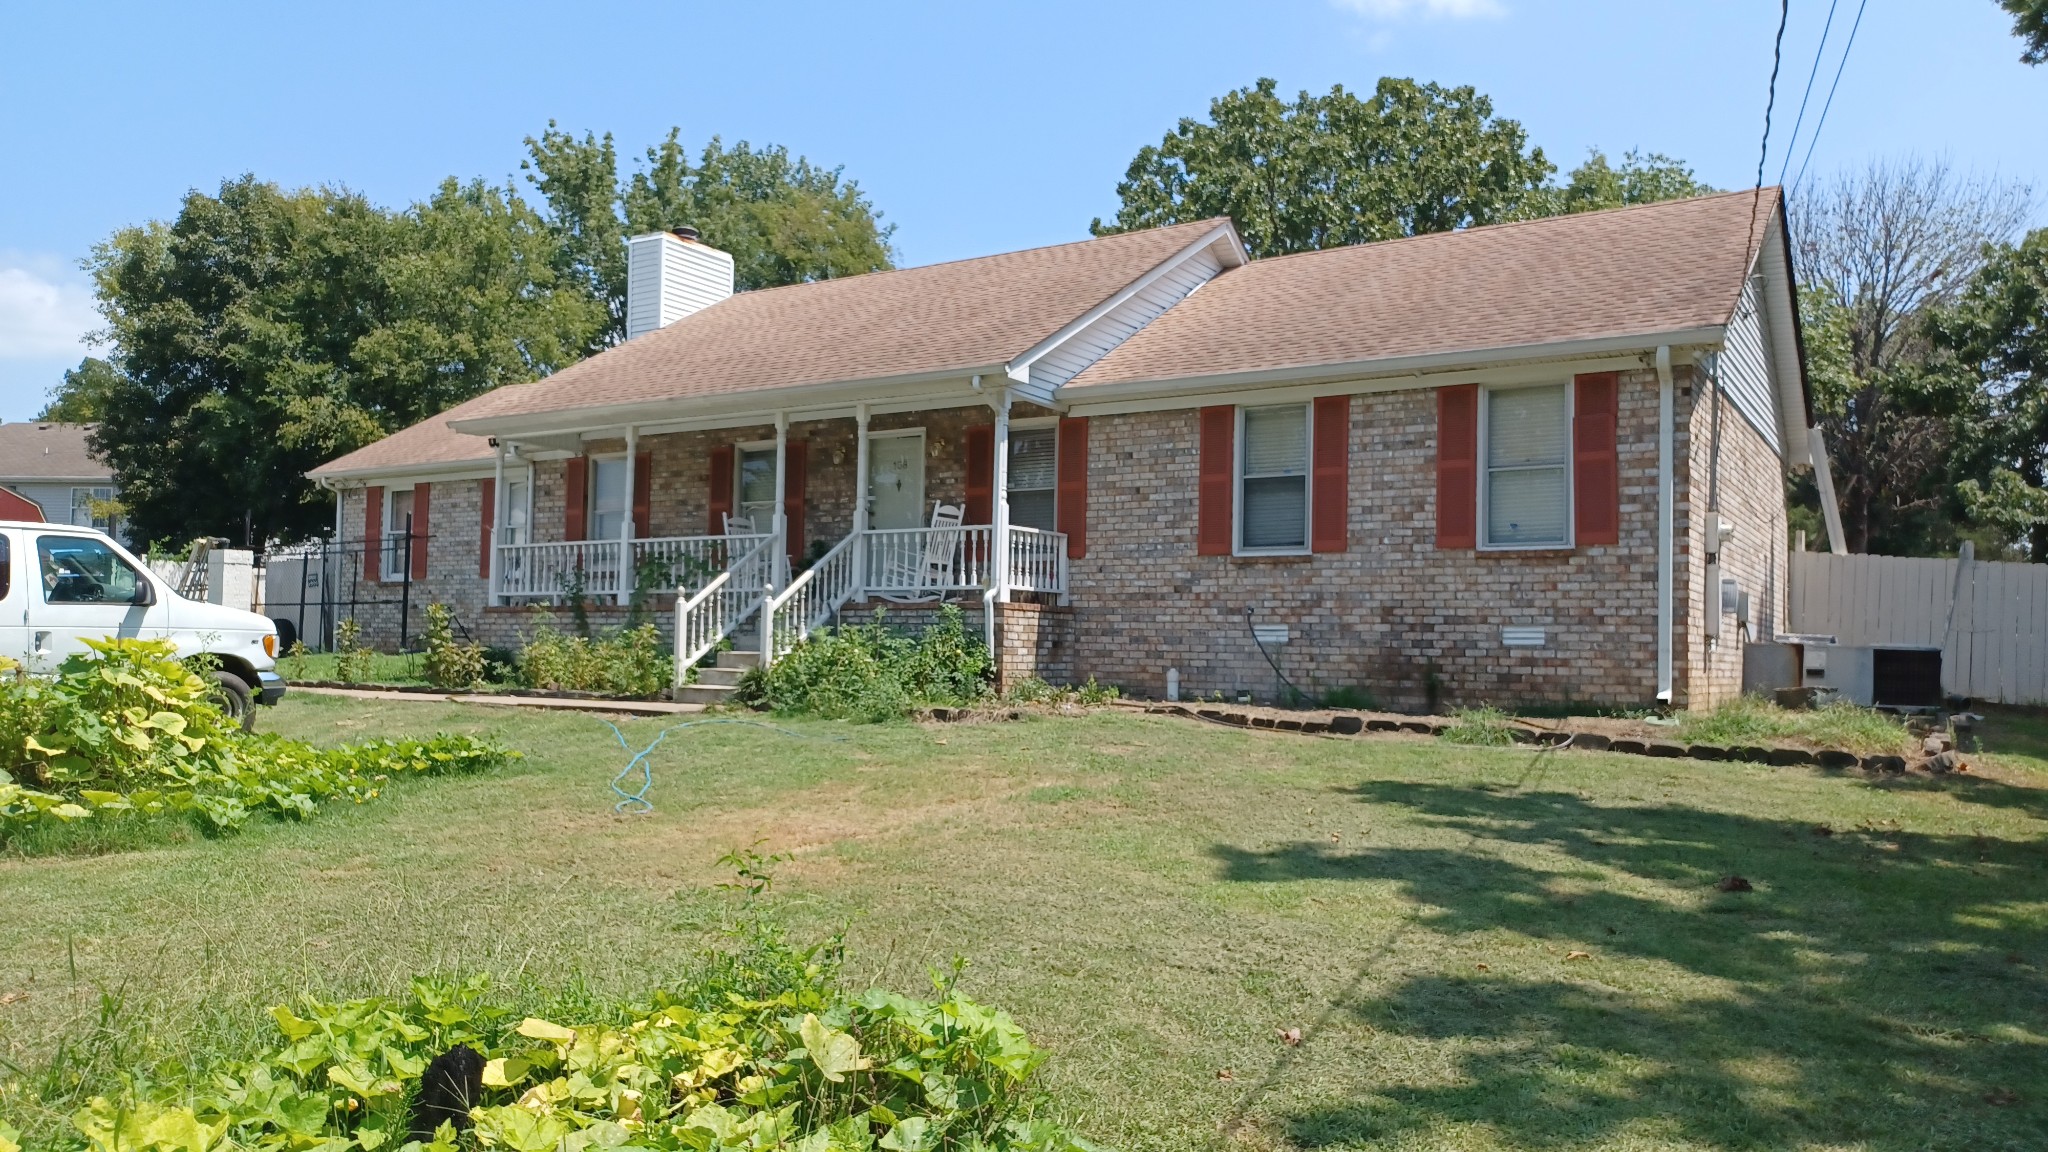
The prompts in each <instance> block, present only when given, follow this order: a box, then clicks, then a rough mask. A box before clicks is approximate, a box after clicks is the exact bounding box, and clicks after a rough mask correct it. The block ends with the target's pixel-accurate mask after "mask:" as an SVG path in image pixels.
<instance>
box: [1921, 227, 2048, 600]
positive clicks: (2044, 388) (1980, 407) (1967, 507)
mask: <svg viewBox="0 0 2048 1152" xmlns="http://www.w3.org/2000/svg"><path fill="white" fill-rule="evenodd" d="M1927 333H1928V337H1929V339H1930V341H1931V342H1932V344H1933V346H1934V349H1935V360H1934V364H1933V368H1932V371H1931V373H1930V375H1931V377H1932V379H1933V380H1934V381H1935V386H1936V387H1937V388H1939V389H1941V390H1942V391H1944V392H1946V393H1947V395H1948V396H1950V397H1952V400H1951V403H1950V405H1949V407H1950V409H1951V410H1952V411H1953V412H1954V414H1955V416H1954V420H1955V439H1956V443H1957V447H1958V452H1957V458H1958V459H1957V463H1958V465H1959V468H1958V469H1957V471H1958V472H1959V473H1960V474H1961V475H1962V476H1963V477H1964V478H1963V479H1962V480H1961V481H1960V482H1959V483H1958V484H1957V485H1956V495H1957V497H1958V498H1959V500H1960V501H1961V504H1962V512H1963V514H1964V515H1965V516H1966V517H1967V518H1968V519H1969V520H1970V521H1971V522H1972V523H1974V524H1976V525H1978V526H1979V527H1982V528H1985V529H1988V530H1990V531H1992V532H1995V533H1997V534H1999V535H2000V536H2002V537H2004V538H2005V539H2008V540H2014V541H2019V542H2023V543H2024V545H2025V547H2026V552H2027V556H2028V558H2029V559H2031V560H2033V561H2034V562H2036V563H2048V229H2041V230H2038V231H2035V232H2032V233H2030V234H2028V236H2027V237H2026V238H2025V239H2024V240H2023V241H2021V242H2020V243H2019V244H2016V245H2000V246H1998V247H1997V248H1995V249H1994V250H1993V251H1992V254H1991V257H1990V259H1989V260H1988V261H1987V262H1986V263H1985V265H1984V266H1983V267H1982V268H1981V269H1979V270H1978V272H1977V274H1976V276H1975V277H1974V278H1973V279H1972V280H1971V282H1970V285H1969V288H1968V289H1967V290H1965V291H1964V292H1963V293H1962V295H1961V297H1960V298H1959V299H1957V300H1956V301H1954V302H1953V303H1952V304H1948V305H1946V306H1944V307H1941V308H1939V309H1936V310H1935V311H1934V312H1933V313H1932V314H1931V315H1930V316H1929V318H1928V323H1927Z"/></svg>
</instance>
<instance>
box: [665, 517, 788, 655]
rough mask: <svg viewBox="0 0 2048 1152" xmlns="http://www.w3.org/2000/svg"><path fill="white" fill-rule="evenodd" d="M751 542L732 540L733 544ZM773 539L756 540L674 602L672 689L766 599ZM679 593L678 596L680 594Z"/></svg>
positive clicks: (771, 562)
mask: <svg viewBox="0 0 2048 1152" xmlns="http://www.w3.org/2000/svg"><path fill="white" fill-rule="evenodd" d="M748 539H753V538H751V537H734V540H735V541H736V542H740V541H745V540H748ZM774 543H775V541H774V538H773V537H770V536H762V537H759V538H758V539H757V540H756V541H755V543H754V546H753V547H752V548H749V549H748V550H747V551H746V553H745V554H744V555H742V556H741V557H740V558H739V559H737V560H734V561H733V562H732V563H731V564H730V565H728V566H727V567H726V569H725V571H723V572H720V573H719V574H718V575H716V576H713V577H712V578H711V579H710V581H708V582H707V583H706V584H705V585H704V587H702V588H700V589H698V590H697V592H696V593H695V594H694V595H691V596H689V597H687V598H684V597H681V596H680V595H679V596H678V598H677V600H676V670H675V685H676V687H678V688H680V687H682V686H683V681H684V680H685V678H687V677H688V675H689V670H690V668H691V666H693V665H694V664H696V663H697V661H699V660H702V659H703V658H704V657H706V656H708V655H710V654H711V651H712V649H714V648H717V647H718V645H719V642H720V641H722V640H724V639H725V638H726V637H727V636H730V635H732V633H733V631H734V630H735V629H737V628H738V627H739V626H740V625H742V624H744V623H746V621H747V617H749V616H752V615H753V614H754V611H755V610H756V609H758V608H760V607H761V605H762V603H763V602H764V601H765V600H766V599H767V596H768V581H769V578H770V574H771V573H772V572H773V571H774V557H773V553H772V548H773V546H774ZM680 591H681V590H680V589H678V592H679V593H680Z"/></svg>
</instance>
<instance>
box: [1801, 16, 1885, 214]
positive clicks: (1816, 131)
mask: <svg viewBox="0 0 2048 1152" xmlns="http://www.w3.org/2000/svg"><path fill="white" fill-rule="evenodd" d="M1869 5H1870V0H1861V2H1860V3H1858V4H1857V5H1856V22H1855V23H1854V24H1851V25H1850V26H1849V42H1848V43H1847V44H1846V45H1844V46H1843V48H1842V61H1841V63H1839V64H1837V65H1835V79H1834V83H1832V84H1829V85H1828V98H1827V102H1826V103H1824V104H1822V105H1821V106H1820V120H1819V121H1817V122H1816V123H1815V124H1814V126H1813V136H1812V137H1811V138H1809V139H1808V140H1807V142H1806V158H1805V159H1803V160H1801V161H1800V162H1799V175H1797V176H1795V177H1793V178H1792V187H1793V189H1794V190H1797V189H1798V187H1799V185H1800V183H1801V182H1803V181H1804V180H1805V179H1806V166H1807V165H1808V164H1810V163H1812V162H1813V146H1814V145H1815V144H1818V143H1820V130H1821V129H1823V128H1825V127H1827V126H1828V109H1830V108H1833V107H1834V106H1835V89H1836V88H1839V87H1841V84H1842V69H1844V68H1847V67H1848V66H1849V53H1850V52H1851V51H1853V50H1854V49H1855V47H1856V30H1857V29H1859V28H1861V27H1863V9H1865V8H1866V7H1868V6H1869Z"/></svg>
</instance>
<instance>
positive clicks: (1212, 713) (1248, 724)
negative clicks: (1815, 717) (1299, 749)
mask: <svg viewBox="0 0 2048 1152" xmlns="http://www.w3.org/2000/svg"><path fill="white" fill-rule="evenodd" d="M1145 711H1146V712H1147V713H1150V714H1152V715H1155V716H1185V717H1188V718H1189V719H1194V720H1207V721H1209V722H1210V723H1213V724H1226V725H1229V726H1231V727H1233V728H1251V729H1266V730H1269V731H1277V732H1298V733H1300V734H1302V735H1305V736H1313V735H1323V734H1328V735H1335V736H1357V735H1360V734H1361V733H1375V734H1385V733H1403V732H1405V733H1412V734H1414V735H1418V736H1441V735H1442V734H1443V732H1444V730H1445V729H1446V728H1449V727H1450V725H1449V724H1446V723H1444V722H1443V721H1441V720H1434V719H1426V718H1418V719H1414V720H1387V719H1380V718H1374V719H1370V720H1368V719H1366V718H1365V717H1362V716H1344V715H1337V716H1331V717H1329V718H1328V719H1321V718H1317V719H1299V720H1297V719H1295V718H1293V717H1274V716H1253V715H1251V714H1250V713H1246V712H1232V711H1228V710H1226V709H1222V708H1190V707H1188V706H1187V705H1185V704H1154V705H1150V706H1148V707H1146V708H1145ZM1508 733H1509V734H1510V735H1511V736H1513V737H1514V740H1515V743H1517V744H1528V745H1533V746H1537V747H1548V748H1577V749H1580V750H1582V751H1587V752H1619V753H1621V754H1623V755H1629V756H1648V757H1653V758H1664V759H1690V760H1731V761H1738V762H1741V763H1746V764H1769V765H1771V766H1773V767H1778V768H1793V767H1799V766H1802V765H1813V766H1816V767H1820V768H1834V769H1843V768H1862V769H1864V770H1866V771H1870V772H1904V771H1905V770H1906V768H1907V766H1908V765H1907V763H1906V758H1905V757H1904V756H1896V755H1892V756H1858V755H1857V754H1855V753H1854V752H1848V751H1844V750H1842V749H1839V748H1824V749H1822V750H1820V751H1818V752H1814V751H1809V750H1807V749H1805V748H1789V747H1778V748H1764V747H1759V746H1756V745H1744V746H1741V747H1735V748H1724V747H1721V746H1720V745H1717V744H1677V743H1667V742H1664V741H1658V740H1632V739H1619V740H1617V739H1614V738H1611V737H1608V736H1603V735H1601V734H1599V733H1597V732H1566V731H1561V730H1559V731H1552V730H1545V729H1541V728H1531V727H1528V726H1526V725H1520V724H1513V725H1509V726H1508ZM1474 747H1478V745H1474ZM1951 770H1952V769H1951Z"/></svg>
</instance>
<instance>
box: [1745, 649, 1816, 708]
mask: <svg viewBox="0 0 2048 1152" xmlns="http://www.w3.org/2000/svg"><path fill="white" fill-rule="evenodd" d="M1804 659H1805V653H1804V650H1803V646H1802V645H1798V644H1745V645H1743V647H1742V692H1743V695H1745V696H1752V695H1754V696H1769V695H1771V694H1772V693H1774V692H1777V691H1779V690H1780V689H1784V688H1798V687H1801V686H1803V685H1804V684H1805V680H1804V679H1803V678H1802V677H1801V675H1800V672H1801V669H1802V665H1801V661H1802V660H1804Z"/></svg>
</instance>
